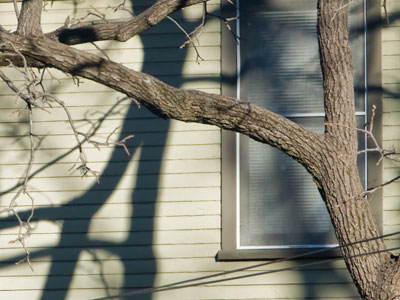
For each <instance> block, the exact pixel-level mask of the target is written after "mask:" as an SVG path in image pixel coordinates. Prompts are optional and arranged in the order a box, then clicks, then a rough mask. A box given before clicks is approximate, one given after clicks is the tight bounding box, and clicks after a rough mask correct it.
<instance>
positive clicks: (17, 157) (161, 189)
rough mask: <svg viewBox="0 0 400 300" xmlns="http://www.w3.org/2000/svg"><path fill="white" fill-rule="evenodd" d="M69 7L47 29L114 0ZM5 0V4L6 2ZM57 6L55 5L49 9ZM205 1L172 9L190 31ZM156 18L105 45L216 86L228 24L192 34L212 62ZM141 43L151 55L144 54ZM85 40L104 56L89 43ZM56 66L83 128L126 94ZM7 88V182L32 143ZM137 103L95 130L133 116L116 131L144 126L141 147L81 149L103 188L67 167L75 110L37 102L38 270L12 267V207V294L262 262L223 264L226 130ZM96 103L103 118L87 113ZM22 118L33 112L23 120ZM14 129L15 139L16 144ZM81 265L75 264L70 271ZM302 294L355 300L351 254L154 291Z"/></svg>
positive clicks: (176, 277) (6, 226) (7, 293)
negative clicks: (75, 80)
mask: <svg viewBox="0 0 400 300" xmlns="http://www.w3.org/2000/svg"><path fill="white" fill-rule="evenodd" d="M71 3H72V2H71V1H55V2H54V5H53V8H54V9H56V10H55V11H53V12H52V13H51V14H50V16H49V17H47V19H46V17H44V19H43V23H44V28H45V30H49V29H50V28H55V27H57V26H60V25H62V24H63V23H64V19H65V16H66V15H68V14H69V15H71V16H72V17H79V16H83V15H84V14H86V11H87V10H88V9H89V5H92V6H96V7H99V8H100V9H105V7H106V6H107V5H109V4H110V1H107V2H105V1H101V0H95V1H92V0H91V1H86V2H84V3H82V4H79V5H80V6H79V9H78V13H79V15H73V13H72V9H71ZM105 3H106V4H105ZM115 3H117V4H119V3H120V1H115ZM148 3H149V1H147V0H146V1H145V0H139V1H137V0H135V1H134V4H135V5H137V6H136V8H137V10H138V11H140V10H143V8H144V7H145V6H146V5H148ZM210 3H211V5H209V9H208V11H209V12H213V13H218V9H219V1H217V0H212V1H210ZM6 5H7V6H6ZM110 5H111V4H110ZM5 7H7V9H3V8H5ZM48 9H49V11H52V8H51V7H49V8H48ZM201 11H202V7H201V6H198V7H195V8H188V9H185V12H183V13H182V14H175V15H174V16H173V17H174V19H176V20H177V21H179V22H180V24H182V26H183V27H184V28H189V27H188V26H189V25H190V26H192V27H191V28H192V29H193V26H196V25H197V24H199V21H200V19H199V18H200V16H201ZM4 12H5V14H4ZM64 12H68V13H67V14H65V13H64ZM12 13H13V9H12V5H10V4H0V20H7V22H8V24H6V25H7V28H11V27H12V26H13V25H14V24H12V22H14V21H13V20H14V18H13V15H12ZM107 13H110V10H108V11H107ZM3 17H4V18H3ZM8 20H9V21H8ZM160 25H161V26H159V27H155V28H153V29H151V30H149V31H147V32H145V33H143V34H142V35H141V37H140V38H139V37H135V38H133V39H132V40H131V41H129V42H127V43H114V42H99V43H97V45H99V46H100V47H102V48H104V49H105V52H106V53H107V55H108V56H109V57H110V58H111V59H115V60H118V61H121V62H123V63H125V64H126V65H127V66H128V67H131V68H134V69H136V70H142V68H143V65H142V64H141V62H142V60H143V59H146V64H145V66H144V70H145V71H146V72H150V73H153V74H154V75H156V76H157V77H158V78H160V79H162V80H164V81H166V82H167V83H170V84H172V85H174V86H180V87H185V88H190V89H199V90H204V91H208V92H212V93H220V84H221V82H220V78H219V76H220V67H219V66H220V59H221V54H220V38H221V36H220V23H219V21H218V20H217V19H210V20H209V22H208V23H207V25H206V27H205V28H204V30H203V33H202V34H201V35H200V37H199V40H198V44H197V41H196V47H197V49H198V50H199V53H200V55H201V56H202V58H204V59H205V61H204V62H200V64H199V65H198V64H197V63H196V51H195V49H194V47H193V45H188V46H187V47H185V48H184V49H182V50H179V49H178V48H179V46H180V45H181V44H182V43H183V42H184V41H185V40H186V38H185V36H184V34H183V33H182V32H180V30H179V28H177V27H176V26H175V25H174V24H173V23H172V22H171V21H168V20H166V21H164V22H163V23H162V24H160ZM14 26H15V25H14ZM143 44H145V46H146V49H147V50H146V55H143V53H142V52H141V48H142V47H143ZM76 47H77V48H80V49H85V50H88V51H90V52H93V53H97V54H99V55H103V54H102V53H99V52H98V51H97V50H96V49H95V48H94V47H93V45H90V44H88V45H80V46H76ZM120 50H122V52H120ZM181 70H182V71H183V74H181V73H182V72H181ZM51 72H52V74H53V75H54V76H55V77H56V78H57V79H58V80H60V82H61V83H59V84H58V83H57V81H56V80H55V79H53V80H51V78H50V75H49V74H46V75H45V81H44V84H45V86H46V87H48V89H49V90H50V91H51V92H52V93H54V94H56V95H57V96H59V97H60V99H62V100H63V101H65V102H66V103H67V104H68V105H70V106H71V107H72V108H71V112H72V113H73V115H74V118H76V119H77V124H78V125H79V128H80V130H82V131H84V130H89V127H90V126H89V124H88V122H86V123H85V120H86V121H90V122H93V121H94V120H95V119H96V118H97V116H100V115H101V114H104V113H105V112H107V111H110V109H111V107H112V105H113V104H114V103H115V102H116V101H117V100H119V99H121V98H122V95H120V94H117V93H115V92H113V91H111V90H110V89H108V88H105V87H103V86H99V85H96V84H94V83H91V82H89V81H87V80H83V83H82V84H81V85H80V87H79V88H78V87H76V86H75V85H73V84H72V80H71V79H70V78H68V76H66V75H65V74H63V73H61V72H57V71H53V70H52V71H51ZM51 84H53V85H52V87H50V85H51ZM0 97H1V98H2V99H5V100H7V101H5V103H4V102H3V101H1V102H0V107H1V109H2V112H1V114H0V123H1V124H0V125H1V126H0V178H1V180H0V190H3V189H4V188H6V187H10V186H13V183H14V184H15V183H16V182H17V179H18V178H20V176H21V174H22V172H23V170H24V167H25V166H26V163H27V161H28V158H29V151H28V147H27V145H28V144H27V142H28V140H27V139H26V137H23V136H24V135H26V130H27V126H26V125H27V124H26V115H25V116H24V115H23V114H22V115H21V117H20V118H19V119H18V118H17V117H16V115H13V116H10V114H11V113H12V112H13V110H14V108H13V104H14V101H15V98H14V97H13V96H12V94H11V93H10V92H9V91H8V89H7V88H6V87H5V86H4V84H2V83H0ZM128 103H129V101H127V102H126V101H125V102H123V103H122V106H120V109H117V111H113V113H112V114H111V115H110V116H109V117H108V118H107V120H106V121H105V122H104V123H103V124H102V126H101V127H100V129H99V130H98V132H97V133H96V135H95V137H93V139H96V140H99V141H104V139H105V138H106V137H107V135H108V134H110V133H111V132H112V131H113V130H114V129H115V128H117V127H118V126H119V125H121V124H122V122H123V121H124V120H126V121H125V122H126V123H125V124H126V126H124V127H123V128H119V129H118V130H117V132H116V134H115V136H113V138H114V139H116V138H118V135H119V134H121V136H120V137H121V138H122V137H123V136H126V135H128V134H135V137H134V138H133V139H132V140H130V141H128V142H127V145H128V147H129V150H130V152H131V154H132V157H128V156H127V155H126V153H125V152H124V150H123V149H122V148H120V149H117V150H116V151H115V152H114V155H112V153H113V148H102V149H101V151H98V150H96V149H95V148H94V147H93V146H91V145H86V146H84V149H85V151H86V153H87V157H88V160H89V166H90V167H92V168H93V169H94V170H99V171H103V172H104V173H105V175H106V176H104V177H103V178H102V179H101V182H100V184H97V183H96V182H95V178H94V177H93V176H92V177H88V178H83V179H81V178H80V176H79V173H77V172H75V173H72V174H71V177H69V175H70V172H69V171H68V170H69V169H70V168H71V166H73V164H74V163H75V162H76V160H77V152H76V150H75V151H74V152H71V153H68V151H69V150H70V146H71V145H72V143H73V138H72V135H71V132H70V130H69V128H68V123H67V122H65V114H64V113H63V112H62V111H61V110H60V109H58V108H55V109H54V110H52V113H51V114H47V113H45V112H39V111H38V112H35V113H36V116H37V119H36V122H35V128H36V129H37V131H38V133H39V134H40V135H42V136H45V135H47V136H46V138H45V140H44V141H43V145H42V146H43V147H42V148H41V150H38V152H37V159H36V162H35V165H34V170H41V171H40V172H39V173H38V174H37V176H35V179H34V180H32V187H33V188H34V189H33V191H32V194H33V195H34V196H35V199H37V200H36V204H37V211H36V215H35V220H34V222H33V225H35V227H36V228H37V230H36V231H35V233H34V234H33V235H32V237H31V239H30V240H29V239H28V240H27V244H28V246H29V247H30V250H31V253H32V257H31V258H32V261H33V266H34V268H35V272H34V273H32V272H31V271H30V270H29V267H28V266H27V265H26V264H22V265H18V266H15V265H14V262H15V261H17V260H19V259H20V258H21V257H23V253H24V252H23V251H22V250H21V249H20V247H18V244H13V245H10V244H8V241H9V240H10V239H12V238H13V234H14V233H15V232H16V230H17V227H16V221H15V219H14V218H13V217H6V216H3V217H2V218H0V243H1V244H0V256H1V258H2V259H1V263H0V271H1V272H0V290H2V293H1V297H2V299H12V300H14V299H41V297H42V295H43V294H44V295H45V296H46V297H47V298H49V299H61V298H62V297H64V296H65V295H66V299H91V298H96V297H103V296H107V295H108V294H115V293H118V292H120V289H121V288H122V287H124V288H125V289H127V290H129V289H132V288H146V287H149V286H152V285H153V286H160V285H163V284H169V283H173V282H177V281H180V280H186V279H191V278H196V277H199V276H205V275H212V274H216V273H218V272H224V271H231V270H233V269H236V268H242V267H245V266H251V265H253V264H255V263H257V262H216V261H215V255H216V253H217V252H218V250H220V230H221V225H220V224H221V219H220V211H221V208H220V182H221V178H220V158H221V155H220V137H219V132H220V131H219V129H217V128H215V127H212V126H208V125H199V124H184V123H181V122H177V121H170V122H168V121H165V120H161V119H158V118H156V117H155V116H154V115H152V114H150V113H149V112H147V111H145V110H144V109H143V108H141V109H132V111H133V112H132V111H131V112H130V114H128V115H127V110H128ZM55 106H57V105H55ZM93 111H97V114H95V115H91V114H90V112H93ZM21 120H24V121H25V126H22V129H21V127H20V124H19V121H21ZM131 129H132V130H131ZM167 132H168V133H167ZM12 134H15V135H17V138H12V139H11V140H10V138H9V136H10V135H12ZM17 146H18V147H17ZM136 146H138V147H137V148H136ZM52 159H56V160H57V161H56V163H55V164H54V165H52V166H49V167H47V168H46V163H47V162H48V161H51V160H52ZM8 168H10V169H8ZM43 168H44V169H43ZM6 170H8V171H6ZM137 175H139V176H137ZM119 177H121V178H119ZM12 196H13V193H9V194H8V195H5V196H1V197H0V205H1V206H3V207H4V206H5V205H6V204H7V203H8V201H9V199H10V197H12ZM21 204H22V205H24V207H23V208H22V209H23V210H25V211H26V209H27V205H28V204H29V203H28V202H27V201H26V199H25V200H21ZM14 237H15V236H14ZM306 262H307V261H290V262H285V263H280V264H273V265H270V266H263V267H258V268H255V269H254V270H253V271H252V270H248V271H245V272H238V273H235V274H238V275H244V274H249V275H250V274H251V275H253V274H254V275H255V273H256V272H260V271H261V272H262V271H269V270H274V269H279V268H287V267H292V268H298V267H299V265H300V264H303V263H306ZM75 263H77V264H76V266H75ZM71 266H74V270H73V273H74V275H73V276H72V278H71V271H70V268H71ZM49 274H50V276H48V275H49ZM228 277H229V276H228V275H223V276H222V278H228ZM218 278H221V277H218ZM70 279H71V283H69V280H70ZM47 280H52V284H51V286H50V288H49V289H47V290H46V291H44V292H43V291H42V289H43V288H44V287H45V286H46V282H47ZM124 282H125V284H124ZM304 298H307V299H338V298H340V299H358V298H357V294H356V291H355V288H354V287H353V285H352V284H351V280H350V278H349V276H348V273H347V270H346V268H345V266H344V264H343V263H342V262H334V263H330V264H321V265H318V266H315V267H312V268H306V267H304V268H301V269H300V270H298V269H293V270H290V271H286V272H278V273H272V274H264V275H259V276H256V277H249V278H245V279H241V280H235V281H226V282H221V283H218V284H207V285H204V286H199V287H193V288H188V289H178V290H175V291H170V292H164V293H155V294H154V295H153V296H152V299H163V300H165V299H167V300H168V299H225V300H233V299H246V300H251V299H304ZM135 299H142V298H140V297H138V298H135ZM144 299H146V300H148V298H144Z"/></svg>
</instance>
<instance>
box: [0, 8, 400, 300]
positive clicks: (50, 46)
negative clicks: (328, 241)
mask: <svg viewBox="0 0 400 300" xmlns="http://www.w3.org/2000/svg"><path fill="white" fill-rule="evenodd" d="M199 2H202V1H201V0H192V1H183V0H180V1H179V0H160V1H157V2H156V4H155V5H153V6H152V7H151V8H149V10H147V11H145V12H144V13H142V14H141V15H139V16H138V17H135V18H132V19H129V20H125V21H113V22H109V23H107V22H101V21H100V22H88V23H83V24H80V25H76V26H74V27H71V28H64V27H63V28H60V29H58V30H56V31H55V32H52V33H49V34H46V35H42V33H41V29H40V9H39V6H38V5H39V3H41V0H25V1H24V2H23V7H22V11H21V14H20V18H19V24H18V29H17V32H16V33H15V34H10V33H7V32H5V31H0V52H1V53H3V55H2V56H0V60H2V61H6V60H5V58H7V59H11V60H12V61H13V62H16V63H18V59H17V58H18V57H19V56H18V55H15V54H10V53H13V52H14V49H13V47H15V48H16V49H17V50H18V51H20V52H21V53H22V54H23V55H24V56H25V57H26V58H27V61H28V63H29V64H31V65H34V66H48V67H54V68H57V69H59V70H61V71H63V72H66V73H70V74H72V75H76V76H81V77H84V78H88V79H90V80H93V81H95V82H98V83H101V84H103V85H105V86H108V87H110V88H113V89H115V90H117V91H120V92H122V93H124V94H125V95H127V96H129V97H132V98H134V99H136V100H139V101H140V102H141V103H143V105H145V106H146V107H148V108H149V109H150V110H152V111H153V112H155V113H156V114H158V115H160V116H162V117H164V118H173V119H177V120H181V121H185V122H198V123H205V124H212V125H216V126H219V127H220V128H223V129H228V130H233V131H236V132H240V133H243V134H246V135H248V136H250V137H251V138H253V139H255V140H257V141H260V142H263V143H266V144H269V145H272V146H274V147H276V148H279V149H281V150H282V151H284V152H285V153H287V154H288V155H289V156H291V157H292V158H294V159H295V160H297V161H298V162H299V163H301V164H302V165H303V166H304V167H305V168H306V169H307V170H308V172H309V173H310V174H311V176H313V178H314V181H315V182H316V184H317V186H318V188H319V190H320V193H321V195H322V198H323V200H324V201H325V203H326V206H327V208H328V211H329V214H330V216H331V219H332V222H333V225H334V228H335V233H336V236H337V238H338V241H339V243H340V245H346V244H352V245H351V246H347V247H343V248H342V251H343V255H344V258H345V261H346V264H347V267H348V269H349V271H350V274H351V276H352V278H353V281H354V283H355V285H356V287H357V289H358V291H359V293H360V295H361V296H362V297H363V299H368V300H370V299H381V300H388V299H395V298H396V297H399V298H400V267H399V262H398V260H397V259H396V258H394V257H391V256H390V255H389V254H388V253H387V252H384V251H385V249H386V248H385V244H384V242H383V241H382V240H381V239H375V240H371V239H373V238H375V237H377V236H379V235H380V233H379V230H378V227H377V225H376V223H375V221H374V218H373V216H372V213H371V208H370V205H369V202H368V199H366V197H365V195H364V189H363V186H362V184H361V181H360V178H359V174H358V169H357V133H356V119H355V108H354V87H353V68H352V65H351V52H350V47H349V42H348V32H347V9H348V1H347V0H319V1H318V36H319V45H320V53H321V67H322V73H323V84H324V102H325V115H326V118H325V121H326V126H325V134H324V135H323V136H318V135H316V134H314V133H312V132H310V131H308V130H306V129H304V128H303V127H301V126H299V125H297V124H295V123H293V122H291V121H290V120H288V119H286V118H284V117H282V116H279V115H277V114H274V113H272V112H271V111H269V110H267V109H264V108H261V107H258V106H256V105H253V104H250V103H247V102H243V101H239V100H237V99H234V98H229V97H225V96H221V95H214V94H208V93H204V92H199V91H186V90H181V89H176V88H174V87H171V86H169V85H167V84H165V83H163V82H161V81H159V80H157V79H156V78H154V77H152V76H150V75H147V74H144V73H140V72H136V71H134V70H130V69H128V68H126V67H124V66H123V65H121V64H118V63H115V62H112V61H110V60H105V59H103V58H100V57H98V56H96V55H93V54H89V53H86V52H84V51H81V50H78V49H74V48H72V47H69V46H67V45H65V44H76V43H82V42H88V41H97V40H105V39H107V40H108V39H114V40H121V41H124V40H127V39H129V38H130V37H132V36H133V35H135V34H137V33H140V32H141V31H143V30H146V29H147V28H149V27H151V26H153V25H155V24H157V23H159V22H160V21H161V20H162V19H164V18H165V17H166V16H168V14H170V13H171V12H174V11H176V10H178V9H180V8H182V7H184V6H188V5H192V4H195V3H199ZM40 7H41V6H40ZM30 14H32V15H30ZM88 31H90V32H91V33H92V34H91V35H88V36H87V35H85V33H87V32H88ZM60 41H61V42H62V43H60ZM63 43H65V44H63ZM11 44H12V45H13V47H11V46H10V45H11ZM19 59H20V58H19ZM19 63H21V62H19ZM0 65H1V62H0ZM361 240H369V241H367V242H364V243H356V242H358V241H361ZM368 253H374V254H369V255H365V254H368ZM358 255H363V256H358ZM354 256H358V257H354Z"/></svg>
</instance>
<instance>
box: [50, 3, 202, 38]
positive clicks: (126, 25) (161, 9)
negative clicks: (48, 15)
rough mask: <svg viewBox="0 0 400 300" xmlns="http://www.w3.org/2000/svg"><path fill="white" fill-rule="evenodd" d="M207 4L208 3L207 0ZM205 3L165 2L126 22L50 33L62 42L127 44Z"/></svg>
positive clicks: (85, 25)
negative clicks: (173, 16) (176, 14)
mask: <svg viewBox="0 0 400 300" xmlns="http://www.w3.org/2000/svg"><path fill="white" fill-rule="evenodd" d="M206 1H208V0H206ZM202 2H204V0H162V1H157V2H156V3H155V4H154V5H153V6H151V7H150V8H149V9H147V10H145V11H144V12H143V13H141V14H140V15H138V16H136V17H132V18H129V19H126V20H107V21H105V20H99V21H92V22H85V23H80V24H77V25H74V26H71V27H69V28H67V27H61V28H59V29H57V30H55V31H54V32H50V33H48V34H47V37H49V38H54V39H58V40H59V41H60V42H61V43H64V44H67V45H75V44H81V43H87V42H95V41H105V40H116V41H120V42H125V41H127V40H129V39H130V38H132V37H133V36H135V35H137V34H139V33H140V32H143V31H144V30H146V29H149V28H150V27H152V26H154V25H156V24H158V23H159V22H161V21H162V20H164V19H165V17H167V16H168V15H170V14H171V13H173V12H175V11H177V10H179V9H181V8H183V7H186V6H191V5H194V4H198V3H202Z"/></svg>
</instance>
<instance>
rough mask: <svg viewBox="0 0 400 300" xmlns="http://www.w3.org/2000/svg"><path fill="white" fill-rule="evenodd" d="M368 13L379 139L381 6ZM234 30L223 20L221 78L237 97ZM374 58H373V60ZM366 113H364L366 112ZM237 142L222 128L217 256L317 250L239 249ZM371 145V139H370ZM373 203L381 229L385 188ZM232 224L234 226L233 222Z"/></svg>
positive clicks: (372, 163)
mask: <svg viewBox="0 0 400 300" xmlns="http://www.w3.org/2000/svg"><path fill="white" fill-rule="evenodd" d="M365 5H366V10H367V12H366V16H367V20H366V23H367V27H368V24H374V25H375V26H374V28H369V27H368V32H367V35H366V39H367V43H366V44H367V49H366V60H367V66H366V68H367V72H366V73H367V87H373V89H368V94H367V97H368V107H367V110H366V114H367V117H368V114H369V112H370V111H371V108H372V105H375V106H376V107H377V110H376V116H375V123H374V127H375V133H374V134H375V137H376V138H377V139H378V141H381V139H382V88H381V87H382V62H381V60H382V52H381V51H382V45H381V24H380V20H381V18H380V5H379V3H376V1H373V0H366V1H365ZM235 13H236V11H235V9H234V8H232V5H230V4H229V3H228V2H227V1H226V0H222V14H223V16H224V17H228V16H232V14H235ZM231 28H232V29H231V30H232V31H233V32H231V31H230V30H228V29H227V28H226V26H225V24H224V23H223V22H221V32H222V46H221V57H222V62H221V72H222V74H221V77H222V80H221V82H222V93H223V94H224V95H227V96H231V97H237V87H236V80H235V76H236V72H237V59H236V55H237V53H236V51H232V49H235V48H236V42H235V40H234V38H232V34H236V30H237V28H236V22H235V25H232V26H231ZM372 57H373V59H372ZM363 114H364V113H363ZM235 144H236V133H234V132H229V131H226V130H222V147H221V151H222V153H221V157H222V159H221V167H222V182H221V184H222V189H221V193H222V195H221V196H222V205H221V209H222V223H221V225H222V231H221V235H222V236H221V241H222V245H221V250H220V251H219V252H218V254H217V256H216V258H217V260H220V261H225V260H227V261H228V260H265V259H267V260H268V259H278V258H285V257H290V256H297V255H300V254H301V255H303V254H305V253H309V252H314V251H315V248H314V249H310V248H291V249H262V250H261V249H260V250H257V249H255V250H247V249H238V247H237V245H238V244H237V236H238V235H237V226H236V222H237V218H238V216H237V210H236V201H237V197H236V194H237V192H238V190H237V189H238V188H237V186H236V182H237V180H238V178H237V170H236V168H237V164H236V156H237V155H238V153H237V150H236V147H232V145H235ZM368 144H369V146H372V145H370V141H369V142H368ZM377 157H378V154H374V153H372V154H371V153H370V154H369V159H368V162H367V176H368V183H369V186H377V185H379V184H381V183H382V182H383V181H382V170H383V167H382V164H381V165H379V166H376V161H377ZM369 198H370V202H371V206H372V208H373V211H374V215H375V218H376V220H377V223H378V227H379V229H380V231H381V232H382V229H383V228H382V227H383V222H382V215H383V201H382V198H383V192H382V189H380V190H378V191H377V192H375V193H374V194H372V195H370V197H369ZM232 224H233V225H232ZM340 255H341V254H340V250H339V249H329V248H327V249H326V251H324V252H322V253H319V254H317V255H315V254H314V255H312V258H323V257H338V256H340ZM302 257H303V258H310V256H307V255H305V256H302Z"/></svg>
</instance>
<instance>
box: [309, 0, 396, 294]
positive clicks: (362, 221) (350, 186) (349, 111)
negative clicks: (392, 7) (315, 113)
mask: <svg viewBox="0 0 400 300" xmlns="http://www.w3.org/2000/svg"><path fill="white" fill-rule="evenodd" d="M347 6H348V1H347V0H346V1H337V0H319V1H318V37H319V45H320V53H321V67H322V72H323V81H324V103H325V115H326V117H325V122H326V126H325V135H324V137H325V141H326V142H327V143H328V144H329V148H328V149H326V150H325V149H321V150H322V153H321V156H322V157H323V160H322V161H321V165H320V166H319V168H318V170H317V172H315V173H314V174H313V175H314V176H315V177H316V178H317V181H318V183H319V189H320V192H321V195H322V197H323V199H324V201H325V202H326V205H327V208H328V211H329V214H330V216H331V219H332V222H333V225H334V228H335V233H336V236H337V238H338V241H339V243H340V245H346V244H351V243H355V242H357V241H362V240H370V239H372V238H374V237H377V236H379V235H380V233H379V231H378V226H377V224H376V222H375V220H374V217H373V215H372V210H371V207H370V204H369V202H368V199H367V198H366V197H365V193H364V188H363V186H362V183H361V180H360V177H359V173H358V168H357V132H356V119H355V107H354V87H353V68H352V64H351V51H350V45H349V39H348V29H347V28H348V24H347V17H348V8H347ZM385 249H386V248H385V244H384V242H383V240H382V239H376V240H370V241H368V242H365V243H357V244H354V245H352V246H348V247H343V248H342V253H343V255H344V258H345V262H346V264H347V267H348V269H349V271H350V274H351V276H352V278H353V281H354V283H355V285H356V287H357V289H358V291H359V293H360V295H361V296H362V297H363V299H371V300H372V299H381V300H384V299H385V300H386V299H394V297H396V295H397V296H398V297H400V281H398V280H395V281H393V280H394V278H398V277H399V272H398V269H399V266H398V263H397V262H394V261H393V259H391V257H390V254H389V253H387V252H382V251H383V250H385ZM367 253H375V254H369V255H363V254H367ZM359 255H361V256H359ZM352 256H356V257H352ZM388 272H389V273H390V272H392V275H391V276H387V275H386V274H387V273H388Z"/></svg>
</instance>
